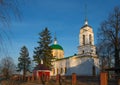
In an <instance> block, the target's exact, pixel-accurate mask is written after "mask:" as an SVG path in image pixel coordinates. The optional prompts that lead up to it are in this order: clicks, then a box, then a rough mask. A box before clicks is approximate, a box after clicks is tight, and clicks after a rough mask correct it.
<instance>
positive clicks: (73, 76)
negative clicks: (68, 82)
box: [72, 73, 77, 85]
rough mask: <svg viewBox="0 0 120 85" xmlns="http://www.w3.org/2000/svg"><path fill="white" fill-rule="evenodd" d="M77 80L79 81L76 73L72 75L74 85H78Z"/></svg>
mask: <svg viewBox="0 0 120 85" xmlns="http://www.w3.org/2000/svg"><path fill="white" fill-rule="evenodd" d="M76 80H77V77H76V73H72V85H76Z"/></svg>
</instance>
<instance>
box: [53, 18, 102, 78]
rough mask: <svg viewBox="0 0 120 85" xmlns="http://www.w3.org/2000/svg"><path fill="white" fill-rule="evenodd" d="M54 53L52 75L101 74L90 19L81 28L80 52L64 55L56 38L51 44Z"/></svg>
mask: <svg viewBox="0 0 120 85" xmlns="http://www.w3.org/2000/svg"><path fill="white" fill-rule="evenodd" d="M51 48H52V54H53V56H54V58H55V59H54V61H53V63H52V64H53V69H52V71H51V76H55V75H57V74H61V75H71V74H72V73H76V74H77V75H82V76H83V75H84V76H95V75H99V72H100V68H99V58H98V56H97V54H96V46H95V45H94V32H93V29H92V27H91V26H89V25H88V21H87V20H85V24H84V25H83V26H82V27H81V28H80V33H79V46H78V54H75V55H73V56H69V57H64V50H63V48H62V46H60V45H59V44H58V43H57V39H56V38H55V39H54V44H53V45H51Z"/></svg>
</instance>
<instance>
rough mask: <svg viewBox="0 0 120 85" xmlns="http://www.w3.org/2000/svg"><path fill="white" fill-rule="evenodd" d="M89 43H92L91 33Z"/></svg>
mask: <svg viewBox="0 0 120 85" xmlns="http://www.w3.org/2000/svg"><path fill="white" fill-rule="evenodd" d="M89 44H90V45H91V44H92V36H91V34H90V35H89Z"/></svg>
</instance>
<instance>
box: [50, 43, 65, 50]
mask: <svg viewBox="0 0 120 85" xmlns="http://www.w3.org/2000/svg"><path fill="white" fill-rule="evenodd" d="M50 47H51V48H52V49H58V50H63V48H62V46H60V45H59V44H53V45H51V46H50Z"/></svg>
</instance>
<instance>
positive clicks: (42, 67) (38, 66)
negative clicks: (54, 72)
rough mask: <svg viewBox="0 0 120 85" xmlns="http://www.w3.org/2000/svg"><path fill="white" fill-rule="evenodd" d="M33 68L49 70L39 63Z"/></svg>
mask: <svg viewBox="0 0 120 85" xmlns="http://www.w3.org/2000/svg"><path fill="white" fill-rule="evenodd" d="M34 70H50V69H49V68H48V67H47V66H45V65H43V64H39V65H37V66H36V67H35V68H34Z"/></svg>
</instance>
